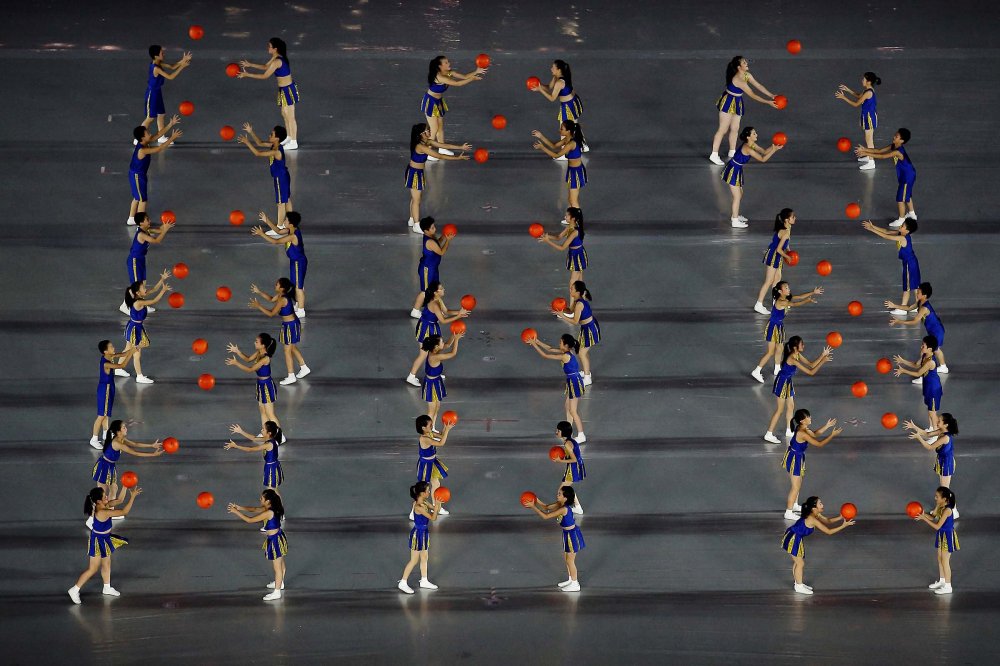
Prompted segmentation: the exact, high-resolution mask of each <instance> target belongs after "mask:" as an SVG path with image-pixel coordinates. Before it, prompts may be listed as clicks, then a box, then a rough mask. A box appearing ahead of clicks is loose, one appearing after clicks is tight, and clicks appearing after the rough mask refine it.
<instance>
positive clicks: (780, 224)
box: [774, 208, 795, 233]
mask: <svg viewBox="0 0 1000 666" xmlns="http://www.w3.org/2000/svg"><path fill="white" fill-rule="evenodd" d="M794 212H795V211H794V210H792V209H791V208H782V209H781V212H780V213H778V214H777V215H775V216H774V233H778V232H779V231H784V230H785V222H787V221H788V220H789V219H790V218H791V217H792V214H793V213H794Z"/></svg>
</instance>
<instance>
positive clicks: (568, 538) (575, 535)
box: [562, 526, 587, 553]
mask: <svg viewBox="0 0 1000 666" xmlns="http://www.w3.org/2000/svg"><path fill="white" fill-rule="evenodd" d="M562 533H563V552H564V553H578V552H580V551H581V550H583V549H584V548H586V547H587V544H586V543H584V541H583V532H581V531H580V528H579V527H576V526H574V527H573V529H571V530H563V531H562Z"/></svg>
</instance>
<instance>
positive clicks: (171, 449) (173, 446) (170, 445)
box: [163, 437, 181, 453]
mask: <svg viewBox="0 0 1000 666" xmlns="http://www.w3.org/2000/svg"><path fill="white" fill-rule="evenodd" d="M180 447H181V443H180V442H178V441H177V438H176V437H167V438H166V439H165V440H163V450H164V451H166V452H167V453H177V449H179V448H180Z"/></svg>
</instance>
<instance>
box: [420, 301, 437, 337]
mask: <svg viewBox="0 0 1000 666" xmlns="http://www.w3.org/2000/svg"><path fill="white" fill-rule="evenodd" d="M414 334H415V335H416V337H417V342H423V341H424V340H425V339H426V338H427V336H430V335H437V336H440V335H441V324H440V323H439V321H438V316H437V315H436V314H434V312H433V311H431V309H430V308H429V307H427V306H426V305H425V306H424V307H423V308H421V309H420V321H418V322H417V326H416V329H415V330H414Z"/></svg>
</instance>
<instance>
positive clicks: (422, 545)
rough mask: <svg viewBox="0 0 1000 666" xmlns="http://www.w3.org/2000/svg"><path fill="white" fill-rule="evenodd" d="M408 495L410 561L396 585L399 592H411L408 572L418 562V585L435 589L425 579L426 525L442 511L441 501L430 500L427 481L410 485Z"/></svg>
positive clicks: (426, 588)
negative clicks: (409, 498) (411, 503)
mask: <svg viewBox="0 0 1000 666" xmlns="http://www.w3.org/2000/svg"><path fill="white" fill-rule="evenodd" d="M410 497H412V498H413V506H412V508H411V509H410V515H411V516H413V527H412V528H411V529H410V561H409V562H407V563H406V566H405V567H403V577H402V578H400V579H399V583H398V584H397V585H396V587H398V588H399V590H400V591H401V592H405V593H406V594H413V588H412V587H410V586H409V584H407V579H408V578H409V577H410V572H412V571H413V567H415V566H417V562H418V561H419V562H420V587H422V588H424V589H425V590H436V589H438V586H437V585H435V584H434V583H432V582H430V581H429V580H427V555H428V554H429V553H430V547H431V537H430V530H429V529H428V526H429V525H430V523H432V522H434V521H435V520H437V518H438V515H439V514H441V513H443V512H442V507H441V501H440V500H438V499H434V500H431V484H430V483H428V482H427V481H417V482H416V483H415V484H413V485H412V486H410Z"/></svg>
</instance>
